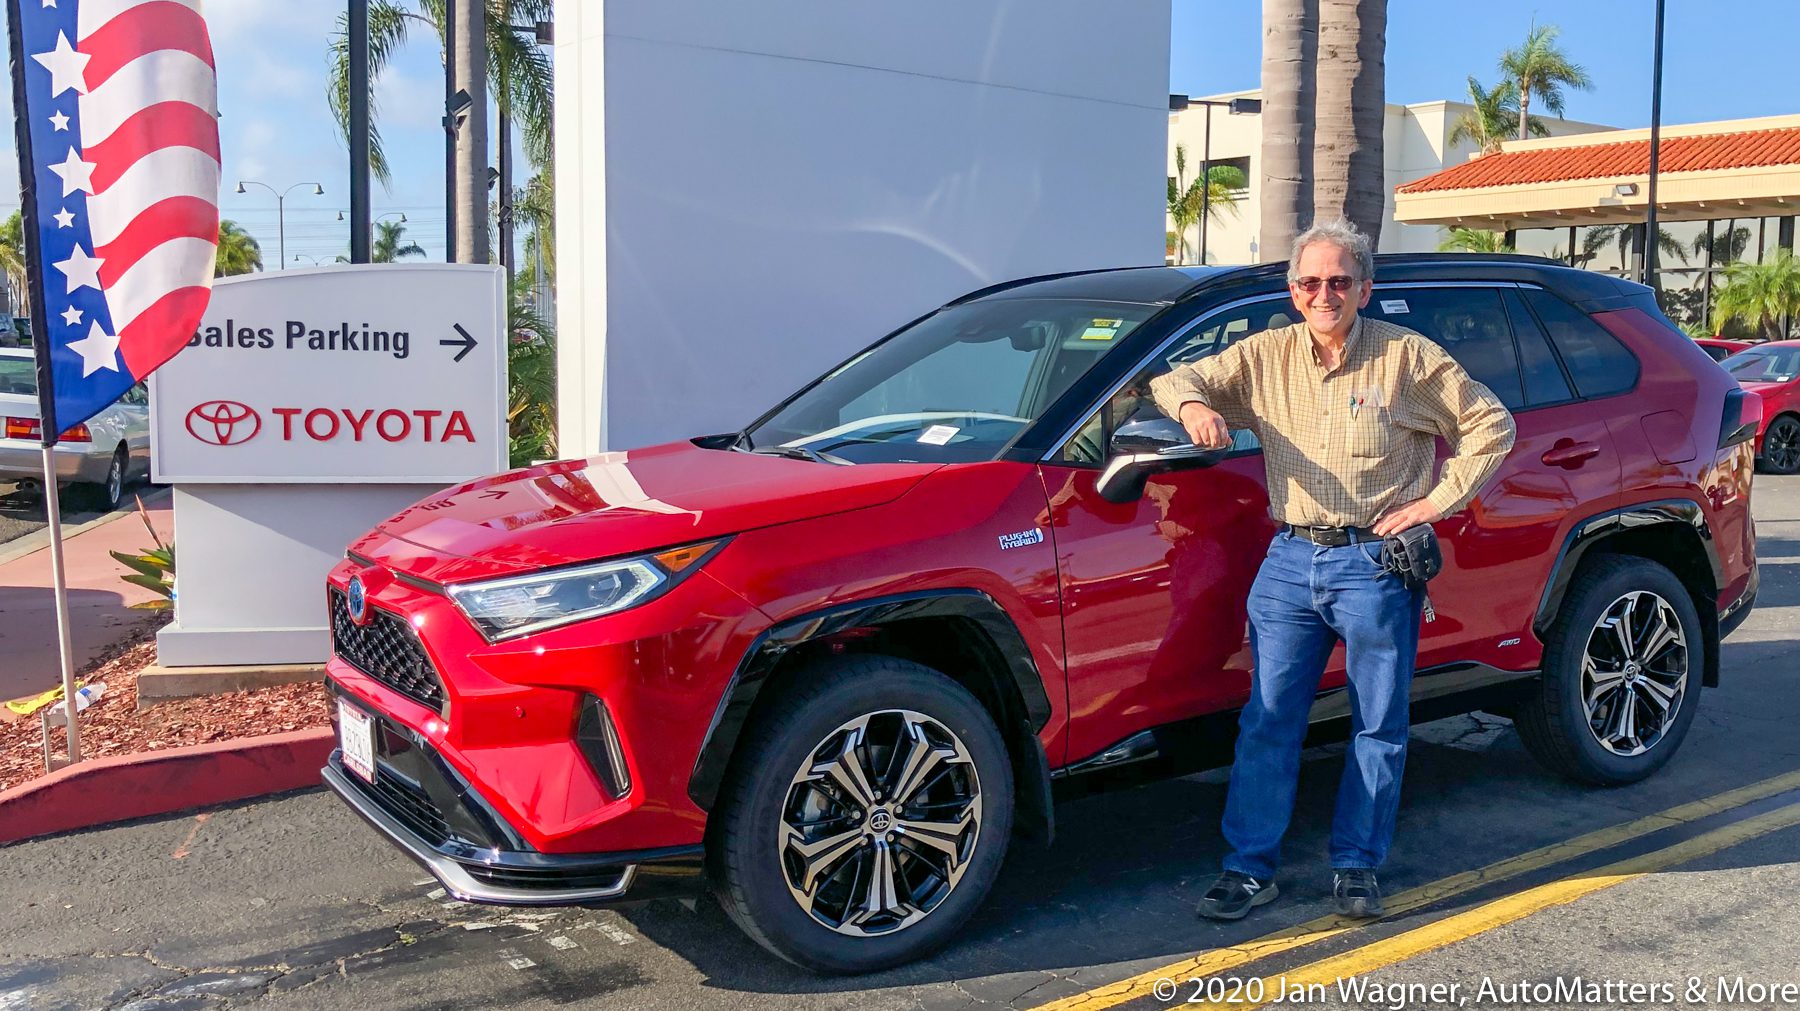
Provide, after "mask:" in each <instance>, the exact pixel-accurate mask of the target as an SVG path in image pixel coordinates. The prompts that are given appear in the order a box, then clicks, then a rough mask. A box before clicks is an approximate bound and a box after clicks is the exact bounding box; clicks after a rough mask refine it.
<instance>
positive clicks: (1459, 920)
mask: <svg viewBox="0 0 1800 1011" xmlns="http://www.w3.org/2000/svg"><path fill="white" fill-rule="evenodd" d="M1794 825H1800V803H1796V804H1789V805H1788V806H1787V807H1781V808H1776V809H1775V810H1773V811H1769V812H1767V813H1765V814H1759V815H1757V816H1756V817H1754V818H1746V819H1744V820H1743V821H1740V822H1737V823H1735V824H1732V825H1727V826H1725V827H1724V828H1719V829H1714V830H1712V831H1711V832H1707V833H1705V834H1702V835H1697V836H1695V837H1693V838H1692V839H1687V840H1684V841H1682V842H1679V843H1676V844H1675V845H1673V846H1670V847H1667V848H1666V849H1660V850H1653V851H1651V852H1649V853H1645V854H1643V855H1641V856H1635V857H1631V858H1630V859H1628V860H1621V861H1619V862H1618V863H1615V864H1609V865H1607V866H1605V867H1602V868H1600V869H1598V870H1595V871H1592V872H1586V873H1576V874H1571V875H1569V876H1568V877H1566V878H1562V879H1560V880H1557V881H1552V882H1550V883H1548V884H1543V885H1539V886H1537V887H1536V888H1528V889H1526V890H1525V891H1522V892H1519V893H1517V894H1515V895H1508V896H1506V897H1505V898H1502V899H1496V900H1494V901H1493V902H1490V903H1488V904H1486V905H1483V906H1477V907H1475V908H1474V909H1470V910H1467V911H1465V912H1461V913H1457V914H1456V915H1454V916H1447V917H1445V918H1444V919H1442V920H1438V921H1436V922H1435V923H1428V924H1426V925H1425V926H1423V927H1418V928H1415V929H1413V930H1409V931H1407V932H1405V933H1403V934H1396V935H1394V936H1393V937H1390V938H1386V939H1385V940H1381V941H1376V942H1374V943H1373V944H1369V945H1365V946H1363V947H1361V948H1356V949H1354V950H1352V951H1347V952H1345V953H1343V954H1342V955H1336V956H1333V957H1331V958H1326V959H1321V960H1319V961H1317V962H1313V963H1311V964H1310V965H1303V966H1300V967H1299V968H1297V969H1294V970H1292V971H1290V972H1284V973H1279V974H1277V975H1274V976H1270V977H1267V978H1265V979H1264V980H1263V981H1262V987H1261V988H1260V989H1257V988H1256V984H1255V983H1248V984H1246V987H1245V989H1248V990H1251V991H1252V992H1255V993H1259V994H1263V995H1264V999H1263V1000H1254V1001H1252V1000H1245V1001H1236V1002H1232V1003H1218V1004H1213V1003H1208V1002H1201V1003H1200V1004H1199V1005H1198V1006H1200V1007H1220V1008H1224V1007H1229V1008H1233V1009H1235V1011H1253V1009H1255V1008H1259V1007H1263V1006H1264V1005H1266V1004H1269V1003H1272V1002H1273V1001H1275V1000H1277V999H1279V997H1280V996H1281V994H1282V993H1284V992H1292V991H1293V990H1294V989H1295V988H1306V987H1314V986H1324V987H1326V988H1327V990H1328V992H1329V991H1330V990H1334V989H1335V988H1336V986H1337V982H1338V980H1341V979H1348V978H1350V977H1352V976H1360V975H1362V974H1364V973H1369V972H1374V971H1375V970H1377V969H1382V968H1386V967H1387V966H1390V965H1394V964H1395V963H1398V962H1404V961H1406V960H1407V959H1410V958H1414V957H1416V956H1419V955H1423V954H1426V953H1428V952H1432V951H1436V950H1438V949H1439V948H1444V947H1448V946H1450V945H1452V944H1455V943H1456V942H1458V941H1466V940H1468V939H1469V938H1471V937H1475V936H1477V935H1479V934H1484V933H1486V932H1487V931H1490V930H1493V929H1494V928H1495V927H1504V926H1506V925H1507V924H1509V923H1513V922H1515V921H1518V920H1522V919H1524V918H1525V917H1527V916H1530V915H1532V914H1533V913H1539V912H1542V911H1544V910H1546V909H1550V908H1553V907H1555V906H1564V905H1568V904H1569V903H1571V902H1574V901H1575V900H1577V899H1580V898H1583V897H1585V896H1589V895H1592V894H1594V893H1595V892H1600V891H1604V890H1606V889H1608V888H1611V887H1613V886H1614V885H1622V884H1624V883H1625V882H1627V881H1636V880H1637V879H1639V878H1643V877H1648V876H1649V875H1651V874H1654V873H1655V872H1657V871H1660V870H1664V869H1666V868H1669V867H1674V866H1677V865H1679V864H1684V863H1688V862H1689V861H1692V860H1698V859H1699V858H1701V857H1704V856H1709V855H1711V854H1713V853H1717V852H1719V851H1720V850H1724V849H1729V848H1731V847H1733V846H1737V845H1740V844H1742V843H1746V842H1749V841H1750V840H1752V839H1755V838H1756V837H1758V836H1762V835H1767V834H1769V833H1770V832H1775V831H1779V830H1781V829H1784V828H1790V827H1792V826H1794Z"/></svg>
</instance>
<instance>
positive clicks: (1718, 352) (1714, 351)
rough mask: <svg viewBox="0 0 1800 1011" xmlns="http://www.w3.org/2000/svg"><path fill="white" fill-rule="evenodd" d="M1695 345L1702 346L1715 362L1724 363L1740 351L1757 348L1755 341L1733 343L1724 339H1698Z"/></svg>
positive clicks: (1695, 339)
mask: <svg viewBox="0 0 1800 1011" xmlns="http://www.w3.org/2000/svg"><path fill="white" fill-rule="evenodd" d="M1694 343H1695V344H1698V345H1700V347H1701V348H1702V349H1704V350H1705V351H1706V353H1707V354H1709V355H1711V356H1712V360H1713V361H1715V362H1722V361H1724V360H1725V359H1727V358H1730V357H1731V356H1732V355H1735V354H1737V353H1738V352H1739V351H1743V350H1746V349H1748V348H1753V347H1755V346H1756V344H1755V342H1753V341H1731V340H1726V339H1725V338H1723V337H1696V338H1694Z"/></svg>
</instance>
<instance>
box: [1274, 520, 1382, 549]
mask: <svg viewBox="0 0 1800 1011" xmlns="http://www.w3.org/2000/svg"><path fill="white" fill-rule="evenodd" d="M1287 529H1288V530H1289V531H1290V532H1291V533H1292V534H1293V535H1294V536H1295V537H1304V538H1306V539H1307V540H1309V541H1311V542H1313V543H1314V544H1317V545H1320V546H1321V547H1327V548H1341V547H1343V546H1344V545H1346V544H1354V543H1359V542H1361V541H1379V540H1381V536H1380V535H1379V534H1377V533H1375V531H1373V530H1370V529H1369V528H1367V527H1303V526H1298V525H1296V524H1293V523H1289V524H1287Z"/></svg>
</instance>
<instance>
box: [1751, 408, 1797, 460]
mask: <svg viewBox="0 0 1800 1011" xmlns="http://www.w3.org/2000/svg"><path fill="white" fill-rule="evenodd" d="M1757 462H1759V463H1761V464H1762V469H1763V470H1764V471H1765V472H1767V473H1770V474H1795V473H1800V418H1797V417H1795V416H1793V415H1792V414H1784V415H1782V416H1781V417H1779V418H1776V419H1775V420H1774V421H1771V422H1769V427H1768V429H1767V430H1766V431H1764V432H1763V455H1762V458H1761V459H1760V460H1758V461H1757Z"/></svg>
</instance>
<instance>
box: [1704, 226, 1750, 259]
mask: <svg viewBox="0 0 1800 1011" xmlns="http://www.w3.org/2000/svg"><path fill="white" fill-rule="evenodd" d="M1706 247H1707V239H1706V233H1705V232H1701V233H1700V234H1699V235H1696V236H1694V243H1693V247H1692V248H1693V251H1694V255H1695V256H1699V257H1705V256H1706V252H1707V249H1706ZM1749 248H1750V229H1749V228H1747V227H1745V226H1743V225H1738V226H1737V227H1736V228H1732V227H1730V226H1726V227H1725V228H1714V229H1713V230H1712V259H1711V262H1712V263H1713V265H1714V266H1719V265H1723V264H1727V263H1736V262H1737V261H1739V260H1741V259H1743V258H1744V251H1745V250H1747V249H1749Z"/></svg>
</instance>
